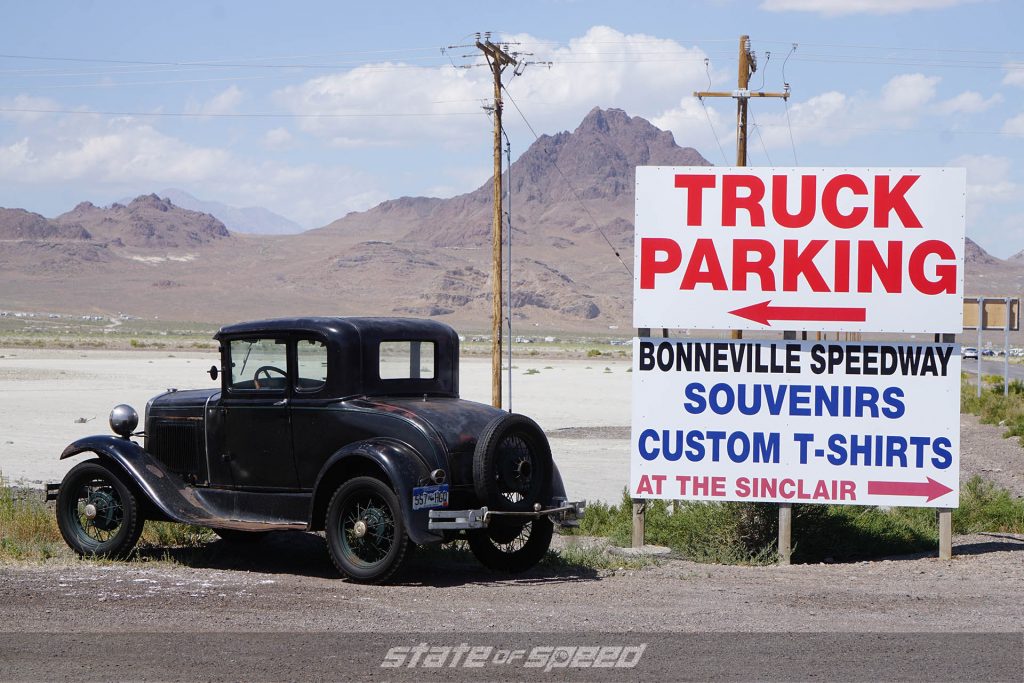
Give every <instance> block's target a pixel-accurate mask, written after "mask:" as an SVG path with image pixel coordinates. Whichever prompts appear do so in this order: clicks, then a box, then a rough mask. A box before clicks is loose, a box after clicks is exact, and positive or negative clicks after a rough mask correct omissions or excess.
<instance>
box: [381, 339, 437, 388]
mask: <svg viewBox="0 0 1024 683" xmlns="http://www.w3.org/2000/svg"><path fill="white" fill-rule="evenodd" d="M379 355H380V367H379V368H378V373H379V374H380V378H381V379H434V342H431V341H386V342H381V343H380V354H379Z"/></svg>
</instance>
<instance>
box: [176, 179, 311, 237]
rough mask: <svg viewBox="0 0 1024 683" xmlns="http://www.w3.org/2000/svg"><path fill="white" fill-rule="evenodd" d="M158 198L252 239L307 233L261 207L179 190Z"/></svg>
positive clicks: (282, 217) (293, 223) (290, 221)
mask: <svg viewBox="0 0 1024 683" xmlns="http://www.w3.org/2000/svg"><path fill="white" fill-rule="evenodd" d="M157 194H159V195H160V196H161V197H163V198H164V199H167V200H168V201H171V202H174V204H175V205H176V206H180V207H181V208H183V209H190V210H192V211H199V212H200V213H208V214H210V215H211V216H213V217H214V218H216V219H217V220H219V221H220V222H222V223H223V224H224V225H225V226H227V229H228V230H230V231H231V232H244V233H248V234H252V235H295V234H298V233H300V232H302V231H303V230H305V228H303V227H302V226H301V225H299V224H298V223H296V222H295V221H292V220H289V219H287V218H285V217H284V216H282V215H280V214H276V213H274V212H273V211H270V210H269V209H264V208H263V207H262V206H245V207H238V206H230V205H228V204H224V203H223V202H213V201H207V200H203V199H198V198H196V197H194V196H192V195H190V194H189V193H188V192H185V191H184V190H179V189H176V188H168V189H166V190H161V191H160V192H159V193H157Z"/></svg>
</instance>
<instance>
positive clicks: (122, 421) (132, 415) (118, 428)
mask: <svg viewBox="0 0 1024 683" xmlns="http://www.w3.org/2000/svg"><path fill="white" fill-rule="evenodd" d="M138 426H139V414H138V413H137V412H135V408H132V407H131V406H130V405H127V404H125V403H122V404H121V405H118V406H114V409H113V410H111V411H110V428H111V429H113V430H114V433H115V434H117V435H119V436H123V437H124V438H126V439H127V438H128V437H129V436H131V435H132V432H134V431H135V428H136V427H138Z"/></svg>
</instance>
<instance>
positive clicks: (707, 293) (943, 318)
mask: <svg viewBox="0 0 1024 683" xmlns="http://www.w3.org/2000/svg"><path fill="white" fill-rule="evenodd" d="M965 198H966V172H965V171H964V169H962V168H923V169H912V168H888V169H878V168H855V169H844V168H745V167H737V168H712V167H704V166H701V167H677V168H673V167H660V166H646V167H645V166H641V167H638V168H637V169H636V222H635V226H636V240H635V249H634V252H635V255H634V264H635V268H634V273H635V277H634V285H633V319H634V322H633V324H634V326H635V327H641V328H646V327H669V328H678V329H709V330H717V329H742V330H766V329H780V330H834V331H846V332H943V333H958V332H960V331H961V330H962V329H963V324H962V318H963V310H962V306H961V299H962V297H963V281H964V273H963V265H964V259H963V256H964V210H965V203H966V199H965Z"/></svg>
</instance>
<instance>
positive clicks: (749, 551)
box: [579, 477, 1024, 565]
mask: <svg viewBox="0 0 1024 683" xmlns="http://www.w3.org/2000/svg"><path fill="white" fill-rule="evenodd" d="M777 511H778V508H777V506H775V505H773V504H770V503H703V502H696V501H678V502H675V503H674V504H669V503H668V502H666V501H661V500H657V501H649V502H648V504H647V510H646V529H645V540H646V542H647V543H652V544H655V545H664V546H668V547H669V548H672V550H673V551H675V552H676V553H678V554H679V555H681V556H683V557H686V558H687V559H691V560H694V561H697V562H710V563H716V564H753V565H759V564H769V563H772V562H775V561H776V559H777V555H776V543H777V538H778V512H777ZM953 532H954V533H957V534H966V533H978V532H1001V533H1016V534H1021V533H1024V500H1022V499H1019V498H1014V497H1012V496H1011V495H1010V493H1009V492H1008V491H1006V490H1004V489H1000V488H998V487H996V486H994V485H992V484H990V483H988V482H986V481H984V480H982V479H981V478H979V477H974V478H972V479H971V480H969V481H967V482H966V483H965V484H964V485H963V486H962V487H961V490H960V507H959V508H958V509H956V510H954V511H953ZM579 533H581V534H586V535H593V536H604V537H608V538H610V539H611V540H612V542H613V543H616V544H618V545H628V544H629V542H630V535H631V533H632V501H630V499H629V498H628V496H627V495H626V494H625V492H624V493H623V499H622V502H621V503H619V504H618V505H608V504H603V503H597V504H593V505H589V506H588V507H587V511H586V514H585V515H584V516H583V522H582V524H581V526H580V530H579ZM793 542H794V550H793V561H794V562H808V563H809V562H822V561H826V560H829V561H836V562H843V561H853V560H863V559H871V558H877V557H885V556H888V555H901V554H907V553H915V552H924V551H930V550H934V549H935V548H937V547H938V525H937V522H936V516H935V511H934V510H932V509H929V508H890V509H883V508H877V507H865V506H849V505H794V506H793Z"/></svg>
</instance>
